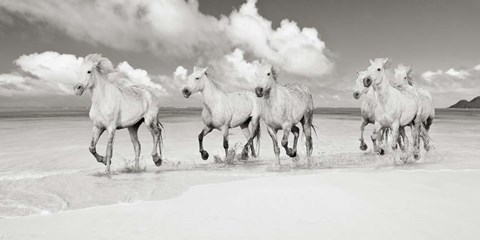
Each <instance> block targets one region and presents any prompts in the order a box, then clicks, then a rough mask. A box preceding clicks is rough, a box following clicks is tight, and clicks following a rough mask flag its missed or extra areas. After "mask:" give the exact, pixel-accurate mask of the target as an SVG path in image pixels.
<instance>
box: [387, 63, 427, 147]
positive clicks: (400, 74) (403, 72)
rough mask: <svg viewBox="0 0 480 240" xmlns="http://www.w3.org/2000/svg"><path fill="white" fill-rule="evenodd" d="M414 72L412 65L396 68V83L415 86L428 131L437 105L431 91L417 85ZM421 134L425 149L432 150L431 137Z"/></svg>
mask: <svg viewBox="0 0 480 240" xmlns="http://www.w3.org/2000/svg"><path fill="white" fill-rule="evenodd" d="M412 72H413V69H412V67H411V66H404V65H399V66H398V67H397V68H396V69H395V83H394V84H395V85H397V86H398V87H399V88H405V89H408V88H413V89H414V90H415V91H416V92H417V94H418V98H419V100H420V103H421V106H422V115H421V120H422V123H423V127H424V128H425V130H426V131H427V132H428V131H429V130H430V126H431V125H432V123H433V119H434V118H435V107H434V106H433V97H432V94H431V93H430V92H429V91H427V90H425V89H422V88H416V87H415V85H414V80H413V77H412ZM420 136H421V138H422V140H423V143H424V149H425V150H427V151H429V150H430V142H429V137H428V136H425V135H424V134H421V135H420Z"/></svg>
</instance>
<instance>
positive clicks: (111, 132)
mask: <svg viewBox="0 0 480 240" xmlns="http://www.w3.org/2000/svg"><path fill="white" fill-rule="evenodd" d="M107 132H108V142H107V153H106V154H105V160H106V162H107V164H106V165H107V166H106V167H105V172H106V173H110V165H111V163H112V154H113V139H114V138H115V132H116V127H109V128H108V129H107Z"/></svg>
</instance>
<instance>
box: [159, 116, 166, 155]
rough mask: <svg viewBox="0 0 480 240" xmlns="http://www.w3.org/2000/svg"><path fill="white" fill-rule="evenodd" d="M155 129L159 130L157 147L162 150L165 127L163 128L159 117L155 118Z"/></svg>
mask: <svg viewBox="0 0 480 240" xmlns="http://www.w3.org/2000/svg"><path fill="white" fill-rule="evenodd" d="M157 127H158V129H160V131H159V132H160V141H159V143H158V144H159V146H160V149H161V148H162V146H163V138H164V135H163V131H165V127H163V124H162V123H161V122H160V117H159V116H157Z"/></svg>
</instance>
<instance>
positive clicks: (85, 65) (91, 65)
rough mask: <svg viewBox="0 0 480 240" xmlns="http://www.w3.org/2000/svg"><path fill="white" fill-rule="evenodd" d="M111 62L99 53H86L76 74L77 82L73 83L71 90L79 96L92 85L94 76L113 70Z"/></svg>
mask: <svg viewBox="0 0 480 240" xmlns="http://www.w3.org/2000/svg"><path fill="white" fill-rule="evenodd" d="M113 71H114V70H113V65H112V62H111V61H110V60H109V59H108V58H105V57H102V55H101V54H89V55H87V56H86V57H85V58H84V59H83V62H82V65H80V72H79V74H78V83H77V84H75V86H74V87H73V90H74V91H75V94H76V95H78V96H81V95H82V94H83V91H85V89H91V88H93V87H94V78H95V77H97V76H98V74H101V75H107V74H108V73H111V72H113Z"/></svg>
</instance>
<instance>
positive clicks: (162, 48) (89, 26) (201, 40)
mask: <svg viewBox="0 0 480 240" xmlns="http://www.w3.org/2000/svg"><path fill="white" fill-rule="evenodd" d="M0 7H3V8H4V9H6V10H7V11H8V12H10V13H11V14H17V15H20V16H23V17H25V18H26V19H27V20H28V21H31V22H35V23H37V22H41V23H47V24H49V25H51V26H54V27H56V28H57V29H60V30H62V31H64V32H65V33H66V34H68V35H69V36H71V37H73V38H75V39H77V40H80V41H85V42H88V43H92V44H102V45H105V46H109V47H112V48H115V49H119V50H130V51H150V52H154V53H155V54H158V55H159V56H162V57H163V56H165V55H166V56H173V57H196V58H197V59H199V60H203V62H209V61H213V60H216V59H224V56H225V55H229V54H230V53H231V49H235V48H238V49H241V50H242V51H244V52H245V53H247V54H251V55H252V56H254V57H256V58H267V59H269V60H270V61H272V62H274V63H276V64H277V65H278V66H280V67H281V68H282V69H283V70H284V71H286V72H288V73H291V74H295V75H299V76H303V77H310V78H316V77H319V76H321V75H324V74H328V73H329V72H330V71H331V69H332V68H333V65H334V64H333V62H332V61H331V60H330V59H329V57H328V56H327V52H328V50H327V48H326V46H325V43H324V42H323V41H322V40H321V39H320V37H319V35H318V31H317V30H316V29H314V28H300V27H299V26H298V25H297V23H296V22H294V21H291V20H287V19H284V20H282V21H281V23H280V27H278V28H276V29H274V28H272V22H271V21H269V20H268V19H266V18H264V17H263V16H261V15H260V14H259V12H258V9H257V6H256V0H247V2H246V3H244V4H243V5H241V6H240V8H239V9H238V10H234V11H232V13H231V14H229V15H228V16H224V15H222V16H221V17H220V18H216V17H213V16H210V15H207V14H203V13H201V12H200V11H199V9H198V7H199V3H198V1H197V0H191V1H179V0H164V1H155V0H140V1H128V0H117V1H82V0H71V1H56V0H42V1H37V0H25V1H16V0H5V1H1V2H0Z"/></svg>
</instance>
